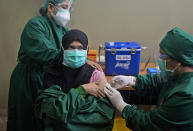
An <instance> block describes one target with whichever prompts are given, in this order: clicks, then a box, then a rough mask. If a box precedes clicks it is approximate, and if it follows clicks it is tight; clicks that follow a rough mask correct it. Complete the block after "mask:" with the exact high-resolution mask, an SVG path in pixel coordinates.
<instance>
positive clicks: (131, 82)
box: [111, 75, 136, 89]
mask: <svg viewBox="0 0 193 131" xmlns="http://www.w3.org/2000/svg"><path fill="white" fill-rule="evenodd" d="M135 82H136V77H135V76H123V75H119V76H115V77H113V78H112V80H111V86H112V87H113V88H115V89H120V88H123V87H125V86H135Z"/></svg>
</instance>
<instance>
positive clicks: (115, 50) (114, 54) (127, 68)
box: [105, 42, 141, 75]
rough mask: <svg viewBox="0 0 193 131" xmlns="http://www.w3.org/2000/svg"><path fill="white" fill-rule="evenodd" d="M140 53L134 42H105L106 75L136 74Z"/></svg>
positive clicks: (139, 48) (137, 45)
mask: <svg viewBox="0 0 193 131" xmlns="http://www.w3.org/2000/svg"><path fill="white" fill-rule="evenodd" d="M140 54H141V46H140V45H139V44H138V43H136V42H105V66H106V68H105V70H106V75H137V74H138V73H139V64H140Z"/></svg>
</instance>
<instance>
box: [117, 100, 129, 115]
mask: <svg viewBox="0 0 193 131" xmlns="http://www.w3.org/2000/svg"><path fill="white" fill-rule="evenodd" d="M127 105H129V104H127V103H126V102H124V101H122V102H120V103H119V104H118V105H117V106H116V107H117V110H118V111H119V112H120V113H122V111H123V109H124V108H125V107H126V106H127Z"/></svg>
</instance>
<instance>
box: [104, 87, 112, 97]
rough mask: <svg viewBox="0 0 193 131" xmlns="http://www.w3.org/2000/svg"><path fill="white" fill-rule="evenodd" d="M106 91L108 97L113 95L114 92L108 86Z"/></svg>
mask: <svg viewBox="0 0 193 131" xmlns="http://www.w3.org/2000/svg"><path fill="white" fill-rule="evenodd" d="M104 92H105V94H106V95H107V96H108V97H110V96H112V92H111V91H110V90H109V89H108V88H107V87H105V89H104Z"/></svg>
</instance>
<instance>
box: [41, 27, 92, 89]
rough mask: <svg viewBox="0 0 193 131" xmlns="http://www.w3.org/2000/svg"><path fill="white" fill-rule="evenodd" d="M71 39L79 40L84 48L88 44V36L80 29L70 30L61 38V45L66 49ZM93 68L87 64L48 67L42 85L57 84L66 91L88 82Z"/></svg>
mask: <svg viewBox="0 0 193 131" xmlns="http://www.w3.org/2000/svg"><path fill="white" fill-rule="evenodd" d="M73 41H79V42H80V43H81V44H82V45H83V48H84V49H85V50H86V49H87V46H88V38H87V36H86V34H85V33H84V32H82V31H80V30H77V29H75V30H70V31H69V32H67V33H66V34H65V35H64V36H63V39H62V46H63V48H64V50H66V49H67V48H68V47H69V45H70V44H71V43H72V42H73ZM93 71H94V69H93V68H92V67H91V66H89V65H88V64H85V65H83V66H82V67H80V68H76V69H72V68H69V67H67V66H65V65H63V64H60V65H57V66H54V67H52V68H50V70H49V71H48V72H46V73H45V74H44V87H45V88H49V87H50V86H52V85H59V86H60V87H61V88H62V90H63V91H64V92H66V93H67V92H68V91H69V90H70V89H71V88H77V87H78V86H79V85H82V84H86V83H89V81H90V78H91V76H92V73H93Z"/></svg>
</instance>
